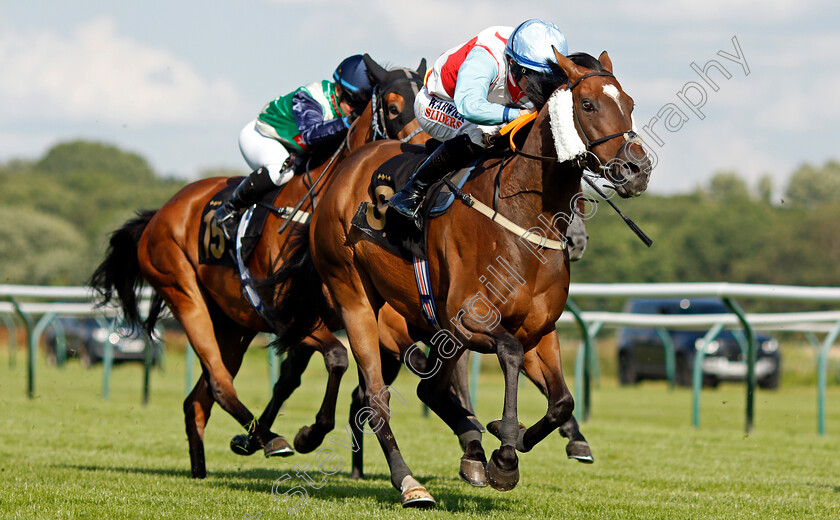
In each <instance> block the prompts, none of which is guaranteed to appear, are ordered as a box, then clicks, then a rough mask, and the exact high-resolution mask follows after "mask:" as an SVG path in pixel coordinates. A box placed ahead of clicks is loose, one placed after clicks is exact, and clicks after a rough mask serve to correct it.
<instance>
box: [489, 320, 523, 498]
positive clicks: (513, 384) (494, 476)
mask: <svg viewBox="0 0 840 520" xmlns="http://www.w3.org/2000/svg"><path fill="white" fill-rule="evenodd" d="M495 340H496V341H495V344H496V357H498V359H499V364H500V365H501V367H502V374H503V375H504V379H505V400H504V408H503V410H502V420H501V422H500V423H499V439H500V440H501V441H502V446H501V447H500V448H499V449H497V450H495V451H494V452H493V454H492V455H491V456H490V460H489V461H488V463H487V480H488V482H489V483H490V485H491V486H492V487H493V489H496V490H498V491H510V490H511V489H513V488H515V487H516V485H517V484H518V483H519V458H518V457H517V456H516V445H517V441H518V439H519V418H518V415H517V406H516V405H517V396H518V390H519V387H518V385H519V372H520V371H521V370H522V366H523V363H524V358H525V350H524V348H523V347H522V343H520V341H519V340H518V339H516V338H515V337H514V336H513V335H512V334H510V333H509V332H507V331H503V332H501V333H500V334H497V335H496V337H495Z"/></svg>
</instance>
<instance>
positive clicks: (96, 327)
mask: <svg viewBox="0 0 840 520" xmlns="http://www.w3.org/2000/svg"><path fill="white" fill-rule="evenodd" d="M57 329H61V330H63V331H64V338H65V346H66V349H67V350H66V352H67V358H71V357H76V358H79V360H80V361H81V363H82V365H84V366H90V365H93V364H95V363H99V362H101V361H102V359H103V358H104V357H105V344H106V343H110V344H111V345H113V346H114V348H113V354H114V361H115V362H121V361H140V362H143V361H144V360H145V349H146V342H145V340H144V339H143V337H142V336H137V335H136V334H135V335H132V333H131V329H130V328H128V327H126V326H120V327H117V328H116V329H115V330H114V331H113V332H112V330H111V329H110V328H109V327H108V324H107V323H100V321H98V320H97V319H96V318H93V317H84V318H70V317H58V318H55V319H54V320H53V324H52V326H50V327H48V328H47V330H46V331H45V332H44V341H45V343H46V353H47V360H48V361H49V362H51V363H54V362H55V361H56V350H57V343H58V339H59V334H58V333H57ZM158 353H159V349H158V348H155V349H153V351H152V360H153V362H155V363H157V358H158Z"/></svg>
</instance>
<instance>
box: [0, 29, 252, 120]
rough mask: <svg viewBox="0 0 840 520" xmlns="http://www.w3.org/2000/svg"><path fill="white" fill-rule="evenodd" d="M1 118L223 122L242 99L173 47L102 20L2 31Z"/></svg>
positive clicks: (239, 108)
mask: <svg viewBox="0 0 840 520" xmlns="http://www.w3.org/2000/svg"><path fill="white" fill-rule="evenodd" d="M0 70H2V71H3V73H2V75H0V119H3V120H4V121H5V122H7V123H8V122H12V121H25V122H31V121H32V120H38V121H42V122H44V123H46V124H50V123H59V124H61V123H84V122H101V123H106V124H111V125H140V126H146V125H155V124H173V123H174V124H181V123H183V124H196V123H200V122H201V121H224V120H229V119H231V118H232V117H235V115H236V114H237V113H241V111H242V106H243V102H242V99H241V96H240V94H239V93H238V91H237V89H236V87H235V86H234V85H233V84H232V83H231V82H230V81H227V80H210V79H206V78H202V77H201V76H200V75H199V74H198V73H197V72H195V70H193V69H192V68H191V66H190V65H189V64H187V63H185V62H184V61H182V60H180V59H178V58H177V57H176V56H173V55H172V54H170V53H169V52H167V51H165V50H161V49H157V48H152V47H147V46H144V45H141V44H139V43H137V42H135V41H132V40H131V39H129V38H126V37H123V36H121V35H119V34H118V32H117V28H116V24H115V23H114V21H113V20H111V19H108V18H99V19H95V20H93V21H90V22H88V23H86V24H84V25H81V26H79V27H77V28H76V29H75V30H74V31H73V32H72V34H70V35H69V36H68V37H63V36H60V35H58V34H56V33H54V32H48V31H30V32H16V31H7V32H5V34H2V35H0Z"/></svg>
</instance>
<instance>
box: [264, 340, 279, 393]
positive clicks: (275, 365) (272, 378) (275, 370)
mask: <svg viewBox="0 0 840 520" xmlns="http://www.w3.org/2000/svg"><path fill="white" fill-rule="evenodd" d="M267 350H268V379H269V381H268V383H269V385H268V396H269V398H271V396H272V394H274V384H275V383H277V380H278V379H280V358H279V357H278V356H277V354H276V353H275V352H274V349H273V348H271V347H268V349H267Z"/></svg>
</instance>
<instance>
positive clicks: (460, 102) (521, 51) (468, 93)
mask: <svg viewBox="0 0 840 520" xmlns="http://www.w3.org/2000/svg"><path fill="white" fill-rule="evenodd" d="M552 46H553V47H555V48H556V49H557V50H558V51H559V52H560V53H561V54H563V55H564V56H565V55H566V54H568V47H567V45H566V37H565V36H563V33H561V32H560V30H559V29H558V28H557V26H555V25H554V24H552V23H549V22H544V21H542V20H536V19H534V20H528V21H526V22H523V23H522V24H520V25H519V26H518V27H516V29H513V28H512V27H489V28H487V29H485V30H483V31H481V32H480V33H479V34H478V35H477V36H475V37H474V38H472V39H471V40H469V41H468V42H466V43H463V44H461V45H459V46H457V47H454V48H452V49H450V50H448V51H446V52H445V53H443V54H442V55H441V56H440V57H439V58H438V59H437V61H436V62H435V64H434V67H433V68H432V70H431V71H430V72H429V74H428V75H427V77H426V83H425V85H424V87H423V89H422V90H421V91H420V93H419V94H417V98H416V99H415V102H414V113H415V114H416V116H417V121H418V122H419V123H420V126H421V127H422V128H423V130H425V131H426V133H428V134H429V135H431V136H432V137H434V138H436V139H438V140H440V141H444V143H443V144H442V145H440V146H439V147H438V148H437V149H436V150H435V151H434V152H432V154H431V155H430V156H429V158H428V159H426V161H425V162H424V163H423V164H421V165H420V167H419V168H418V169H417V171H416V172H415V173H414V175H413V176H412V177H411V179H410V180H409V181H408V182H407V183H406V185H405V186H403V188H402V189H401V190H400V191H399V192H397V193H396V194H394V196H393V197H391V199H390V201H389V202H388V204H389V206H391V207H393V208H394V209H395V210H397V211H398V212H399V213H400V214H402V215H404V216H406V217H408V218H413V219H414V222H415V224H417V226H418V227H420V226H421V222H420V219H419V218H418V215H419V209H420V204H421V202H422V201H423V196H424V195H425V192H426V190H427V189H428V187H429V186H430V185H431V184H432V183H434V182H435V181H437V180H439V179H440V178H441V177H443V176H444V175H445V174H446V173H449V172H450V171H452V170H455V169H457V168H462V167H464V166H466V165H467V164H469V163H470V162H471V161H472V160H473V159H475V158H476V157H477V156H478V154H479V153H481V151H483V150H484V149H485V148H488V147H489V146H490V144H491V140H492V138H493V137H494V136H495V135H496V134H498V130H499V128H501V127H502V125H503V124H504V123H508V122H510V121H512V120H514V119H516V118H517V117H518V116H519V115H521V114H527V113H530V112H533V110H534V106H533V103H531V101H530V100H529V99H528V98H527V96H526V95H525V89H526V88H527V85H528V82H529V78H532V79H534V78H535V75H539V74H545V73H548V72H550V70H551V68H550V66H549V65H548V61H549V60H550V61H552V62H555V61H556V60H555V58H554V52H553V51H552Z"/></svg>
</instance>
